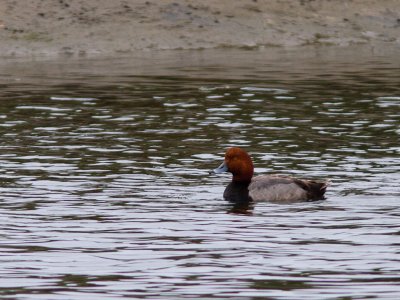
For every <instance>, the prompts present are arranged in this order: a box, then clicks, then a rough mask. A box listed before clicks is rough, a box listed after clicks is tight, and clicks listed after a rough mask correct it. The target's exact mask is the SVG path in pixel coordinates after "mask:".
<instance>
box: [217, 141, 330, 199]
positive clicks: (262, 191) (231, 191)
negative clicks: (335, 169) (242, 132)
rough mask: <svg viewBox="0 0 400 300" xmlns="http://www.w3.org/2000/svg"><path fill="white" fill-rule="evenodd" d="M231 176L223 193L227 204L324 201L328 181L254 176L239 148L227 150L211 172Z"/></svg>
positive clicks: (249, 159)
mask: <svg viewBox="0 0 400 300" xmlns="http://www.w3.org/2000/svg"><path fill="white" fill-rule="evenodd" d="M225 172H229V173H232V181H231V182H230V183H229V184H228V186H227V187H226V189H225V191H224V195H223V197H224V199H225V200H228V201H230V202H234V203H238V202H249V201H255V202H257V201H270V202H297V201H317V200H323V199H325V196H324V194H325V191H326V188H327V187H328V186H329V184H330V181H329V180H324V181H318V180H309V179H299V178H295V177H291V176H286V175H259V176H255V177H254V176H253V175H254V165H253V161H252V159H251V157H250V155H249V154H248V153H247V152H246V151H245V150H243V149H241V148H239V147H231V148H228V149H227V151H226V153H225V159H224V161H223V163H222V164H221V165H220V166H219V167H218V168H216V169H214V170H213V171H211V173H213V174H220V173H225Z"/></svg>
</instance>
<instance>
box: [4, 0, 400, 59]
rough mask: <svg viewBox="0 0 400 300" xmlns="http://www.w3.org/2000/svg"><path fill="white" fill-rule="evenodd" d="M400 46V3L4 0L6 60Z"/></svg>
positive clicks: (351, 0) (336, 0) (362, 0)
mask: <svg viewBox="0 0 400 300" xmlns="http://www.w3.org/2000/svg"><path fill="white" fill-rule="evenodd" d="M351 44H365V45H375V46H376V45H385V44H390V45H391V46H393V45H399V46H400V5H399V1H398V0H331V1H329V0H264V1H263V0H204V1H191V0H180V1H179V0H175V1H171V0H163V1H156V0H147V1H143V0H113V1H109V0H85V1H83V0H42V1H39V0H24V1H15V0H2V1H1V2H0V55H1V56H9V55H15V56H29V55H40V54H47V55H56V54H60V53H64V54H65V53H68V54H71V55H88V54H89V55H90V54H96V53H99V54H114V53H121V52H123V53H126V52H131V51H135V50H161V49H205V48H217V47H254V48H257V47H293V46H302V45H337V46H346V45H351Z"/></svg>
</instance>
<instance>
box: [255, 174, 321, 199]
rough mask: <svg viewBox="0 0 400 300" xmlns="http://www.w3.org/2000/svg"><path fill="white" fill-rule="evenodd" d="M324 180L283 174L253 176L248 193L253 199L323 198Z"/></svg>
mask: <svg viewBox="0 0 400 300" xmlns="http://www.w3.org/2000/svg"><path fill="white" fill-rule="evenodd" d="M326 187H327V183H326V182H317V181H311V180H303V179H297V178H293V177H290V176H284V175H262V176H257V177H254V178H253V180H252V181H251V184H250V186H249V195H250V197H251V198H252V199H253V200H254V201H263V200H264V201H277V202H293V201H307V200H319V199H323V195H324V193H325V190H326Z"/></svg>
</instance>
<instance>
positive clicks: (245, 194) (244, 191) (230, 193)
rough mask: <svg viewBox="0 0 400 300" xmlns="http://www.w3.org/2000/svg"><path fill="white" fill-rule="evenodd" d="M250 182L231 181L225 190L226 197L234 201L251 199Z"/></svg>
mask: <svg viewBox="0 0 400 300" xmlns="http://www.w3.org/2000/svg"><path fill="white" fill-rule="evenodd" d="M248 187H249V182H245V183H243V182H233V181H232V182H231V183H230V184H228V186H227V187H226V189H225V191H224V199H225V200H227V201H230V202H234V203H246V202H249V201H251V200H252V199H251V197H250V196H249V188H248Z"/></svg>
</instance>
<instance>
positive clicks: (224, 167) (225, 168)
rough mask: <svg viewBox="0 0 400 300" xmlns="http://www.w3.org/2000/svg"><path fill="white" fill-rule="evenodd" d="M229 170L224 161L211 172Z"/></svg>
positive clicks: (217, 172) (216, 172)
mask: <svg viewBox="0 0 400 300" xmlns="http://www.w3.org/2000/svg"><path fill="white" fill-rule="evenodd" d="M225 172H228V166H227V165H226V164H225V162H223V163H222V164H221V165H220V166H219V167H218V168H216V169H214V170H212V171H211V174H220V173H225Z"/></svg>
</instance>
